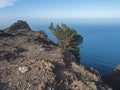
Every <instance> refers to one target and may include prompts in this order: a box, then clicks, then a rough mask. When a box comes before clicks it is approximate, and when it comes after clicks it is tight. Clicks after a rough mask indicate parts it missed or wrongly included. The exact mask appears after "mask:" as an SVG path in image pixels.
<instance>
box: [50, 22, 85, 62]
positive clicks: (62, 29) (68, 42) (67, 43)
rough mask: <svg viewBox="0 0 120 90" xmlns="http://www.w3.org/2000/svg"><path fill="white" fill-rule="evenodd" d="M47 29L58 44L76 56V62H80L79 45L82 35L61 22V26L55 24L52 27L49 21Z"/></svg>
mask: <svg viewBox="0 0 120 90" xmlns="http://www.w3.org/2000/svg"><path fill="white" fill-rule="evenodd" d="M49 29H50V30H51V31H52V33H53V35H54V36H55V37H56V38H57V40H58V46H59V47H61V48H63V49H65V50H67V51H69V52H71V53H72V54H73V55H74V56H75V57H76V62H77V63H78V64H80V48H79V45H80V44H82V42H83V38H82V36H81V35H79V34H77V32H76V30H74V29H72V28H70V27H68V26H67V25H65V24H62V25H61V26H59V25H56V27H54V25H53V23H51V24H50V26H49Z"/></svg>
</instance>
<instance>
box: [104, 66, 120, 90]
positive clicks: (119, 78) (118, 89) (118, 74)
mask: <svg viewBox="0 0 120 90" xmlns="http://www.w3.org/2000/svg"><path fill="white" fill-rule="evenodd" d="M103 80H104V82H105V83H106V84H108V85H109V86H110V87H112V88H113V90H120V65H118V66H117V67H116V68H115V70H114V71H113V72H112V73H111V74H109V75H106V76H103Z"/></svg>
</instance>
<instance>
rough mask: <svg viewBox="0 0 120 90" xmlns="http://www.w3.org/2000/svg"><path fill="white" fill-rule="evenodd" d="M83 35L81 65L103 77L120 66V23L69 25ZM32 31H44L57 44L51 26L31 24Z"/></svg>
mask: <svg viewBox="0 0 120 90" xmlns="http://www.w3.org/2000/svg"><path fill="white" fill-rule="evenodd" d="M67 25H68V26H69V27H71V28H74V29H75V30H76V31H77V32H78V34H80V35H82V37H83V39H84V41H83V44H82V45H81V46H80V54H81V60H80V62H81V64H82V65H84V66H87V67H93V68H94V69H96V70H98V71H99V73H100V74H101V75H106V74H109V73H111V72H112V71H113V70H114V69H115V67H116V66H117V65H119V64H120V23H114V24H112V23H109V24H108V23H103V24H102V23H100V24H99V23H97V24H93V23H92V24H91V23H88V24H85V23H67ZM30 26H31V28H32V30H43V31H44V32H45V33H46V34H47V35H48V38H49V39H51V40H52V41H54V42H57V40H56V38H55V37H54V36H53V35H52V33H51V32H50V31H49V29H48V27H49V24H31V25H30Z"/></svg>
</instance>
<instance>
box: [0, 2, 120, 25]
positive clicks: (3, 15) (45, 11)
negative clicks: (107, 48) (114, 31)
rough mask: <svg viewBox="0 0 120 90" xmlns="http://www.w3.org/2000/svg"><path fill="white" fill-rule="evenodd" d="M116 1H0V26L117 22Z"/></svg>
mask: <svg viewBox="0 0 120 90" xmlns="http://www.w3.org/2000/svg"><path fill="white" fill-rule="evenodd" d="M119 4H120V1H118V0H100V1H98V0H84V1H83V0H50V1H48V0H36V1H33V0H0V24H1V25H2V24H10V23H12V22H15V21H16V20H25V21H28V22H30V23H31V22H33V23H37V22H38V23H45V22H51V21H53V22H54V21H55V22H56V21H58V22H66V21H73V22H87V21H88V22H90V21H92V22H94V21H97V22H99V21H101V22H109V21H110V22H114V21H120V5H119Z"/></svg>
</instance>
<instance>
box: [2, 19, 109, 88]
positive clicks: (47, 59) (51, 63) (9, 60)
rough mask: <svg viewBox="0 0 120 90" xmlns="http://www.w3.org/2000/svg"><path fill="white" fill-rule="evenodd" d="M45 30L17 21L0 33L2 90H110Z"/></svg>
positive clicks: (92, 70) (96, 74) (95, 73)
mask: <svg viewBox="0 0 120 90" xmlns="http://www.w3.org/2000/svg"><path fill="white" fill-rule="evenodd" d="M74 61H75V57H74V56H73V55H72V54H71V53H69V52H67V51H65V50H63V49H61V48H59V47H57V46H56V45H55V44H54V43H53V42H52V41H51V40H49V39H48V38H47V35H46V34H45V33H44V32H43V31H32V30H31V29H30V27H29V25H28V24H27V23H26V22H24V21H21V20H20V21H17V22H16V23H14V24H13V25H11V26H10V27H8V28H6V29H4V30H2V31H0V90H111V89H110V88H109V87H108V86H106V85H105V84H104V83H103V82H102V80H101V77H100V75H99V74H98V72H97V71H95V70H94V69H92V68H91V69H90V68H86V67H84V66H82V65H77V64H76V63H75V62H74Z"/></svg>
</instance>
